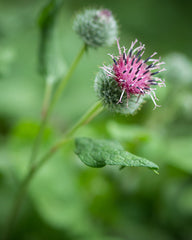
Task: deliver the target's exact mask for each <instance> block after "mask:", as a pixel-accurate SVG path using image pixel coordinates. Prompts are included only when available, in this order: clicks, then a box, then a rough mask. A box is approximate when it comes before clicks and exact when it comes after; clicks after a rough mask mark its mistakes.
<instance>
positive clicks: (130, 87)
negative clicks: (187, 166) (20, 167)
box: [5, 0, 164, 239]
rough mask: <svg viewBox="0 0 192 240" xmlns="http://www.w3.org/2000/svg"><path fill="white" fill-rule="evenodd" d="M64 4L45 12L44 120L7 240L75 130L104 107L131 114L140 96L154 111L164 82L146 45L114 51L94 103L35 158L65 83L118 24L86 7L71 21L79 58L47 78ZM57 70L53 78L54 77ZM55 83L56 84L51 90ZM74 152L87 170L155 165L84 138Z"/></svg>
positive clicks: (112, 36)
mask: <svg viewBox="0 0 192 240" xmlns="http://www.w3.org/2000/svg"><path fill="white" fill-rule="evenodd" d="M62 3H63V1H62V0H51V1H50V2H49V3H48V5H46V6H45V8H44V9H43V11H42V13H41V16H40V21H39V26H40V31H41V44H40V46H41V47H40V56H41V57H40V59H41V61H42V63H43V69H42V73H43V75H42V76H43V77H44V78H45V79H46V87H45V96H44V102H43V107H42V118H41V123H40V128H39V132H38V134H37V137H36V140H35V142H34V146H33V148H32V153H31V160H30V164H29V169H28V172H27V175H26V176H25V178H24V179H23V180H22V182H21V184H20V186H19V189H18V193H17V195H16V197H15V200H14V203H13V208H12V209H11V213H10V217H9V220H8V223H7V226H6V228H5V231H6V233H5V239H8V236H9V234H10V233H11V232H12V228H13V226H14V224H15V220H16V218H17V215H18V212H19V210H20V208H21V206H22V202H23V199H24V196H25V193H26V190H27V189H28V186H29V183H30V182H31V180H32V179H33V178H34V177H35V174H36V173H37V172H38V170H39V169H40V168H41V167H43V166H44V165H45V164H46V162H47V161H48V160H49V159H50V158H51V156H52V155H53V154H55V152H56V151H58V150H59V149H61V148H62V147H63V146H64V145H65V144H67V142H68V141H69V140H73V139H74V135H75V133H76V131H77V130H78V129H79V128H81V127H82V126H83V125H85V124H88V123H89V122H90V121H91V120H92V119H93V118H94V117H95V116H97V115H98V114H99V113H100V112H101V111H102V110H103V109H105V107H106V108H108V109H109V110H111V111H112V112H116V113H122V114H126V115H129V114H133V113H135V112H136V111H137V110H138V109H140V108H141V105H142V104H143V101H144V97H145V96H146V95H149V96H150V97H151V98H152V100H153V102H154V104H155V107H157V106H158V105H157V104H156V101H155V100H157V98H156V96H155V90H156V89H155V88H154V87H157V86H164V81H163V80H161V79H160V78H157V77H156V76H155V75H156V74H158V73H159V72H161V71H164V69H160V65H161V64H163V62H160V61H159V60H158V59H154V58H153V57H154V55H155V54H156V53H154V54H152V55H151V56H149V57H147V58H146V59H142V55H143V53H144V45H142V44H140V45H139V46H138V47H137V48H135V49H134V45H135V44H136V42H137V40H136V41H135V42H132V44H131V47H130V49H129V50H128V51H127V50H126V48H125V47H123V48H120V46H119V42H118V41H117V44H118V49H119V55H118V56H117V57H114V56H113V55H111V57H112V60H113V65H108V66H103V67H101V70H100V71H99V73H98V74H97V76H96V78H95V83H93V84H94V85H95V91H96V94H97V96H98V100H99V101H98V102H96V103H95V104H94V106H92V107H91V108H90V110H88V111H87V112H86V113H85V114H84V115H83V116H82V118H80V119H79V120H78V121H77V123H76V124H75V125H74V126H73V127H71V128H70V129H69V130H68V131H67V132H66V133H65V134H64V136H63V137H62V138H61V139H60V140H58V141H57V142H56V143H55V144H54V145H53V146H52V147H51V148H50V149H48V150H47V153H46V154H45V155H44V156H43V157H42V158H39V159H38V156H39V149H40V143H41V141H42V134H43V132H44V129H45V126H46V124H47V122H48V120H49V117H50V115H51V113H52V110H53V109H54V107H55V105H56V103H57V101H58V99H59V97H60V95H61V94H62V92H63V90H64V88H65V86H66V84H67V82H68V80H69V79H70V77H71V75H72V73H73V72H74V70H75V68H76V66H77V64H78V63H79V61H80V59H81V57H82V55H83V53H84V52H85V50H86V49H87V48H89V47H93V48H98V47H101V46H107V45H111V44H113V43H114V42H115V40H116V39H117V37H118V36H117V32H118V26H117V23H116V20H115V18H114V17H113V15H112V12H111V11H110V10H108V9H88V10H84V11H83V12H80V13H78V14H77V16H76V17H75V20H74V26H73V28H74V30H75V32H76V33H77V34H78V35H79V36H80V37H81V38H82V40H83V42H84V44H83V47H82V49H81V50H80V52H79V54H78V55H77V57H76V58H75V60H74V62H73V63H72V65H71V67H70V68H69V70H68V72H67V73H66V75H65V76H64V78H62V77H61V73H62V71H59V70H58V71H59V73H58V72H57V71H51V77H52V78H51V79H52V81H50V76H49V72H50V71H49V69H48V68H49V67H50V66H51V64H50V63H49V64H47V61H45V60H46V59H47V56H50V55H49V54H48V53H49V51H50V48H51V41H52V38H53V35H52V30H53V29H54V25H55V22H56V20H55V18H56V14H57V12H58V10H59V9H60V8H61V6H62ZM54 72H55V76H53V74H54ZM55 80H57V81H58V82H59V83H58V84H57V87H56V88H53V85H54V84H55V82H56V81H55ZM74 151H75V153H76V154H77V155H78V156H79V158H80V159H81V161H82V162H83V163H84V164H86V165H88V166H90V167H104V166H105V165H117V166H119V167H120V168H122V167H126V166H131V167H141V166H142V167H147V168H150V169H152V170H154V171H156V172H157V170H158V166H157V165H156V164H155V163H153V162H151V161H149V160H147V159H145V158H142V157H139V156H136V155H134V154H132V153H129V152H127V151H126V150H124V148H123V147H122V146H121V144H120V143H118V142H117V141H115V140H105V139H102V140H99V139H90V138H86V137H82V138H76V139H75V150H74Z"/></svg>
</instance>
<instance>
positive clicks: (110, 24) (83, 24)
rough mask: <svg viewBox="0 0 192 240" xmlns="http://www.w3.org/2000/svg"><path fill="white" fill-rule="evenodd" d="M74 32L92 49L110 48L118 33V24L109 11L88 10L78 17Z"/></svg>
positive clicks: (75, 21)
mask: <svg viewBox="0 0 192 240" xmlns="http://www.w3.org/2000/svg"><path fill="white" fill-rule="evenodd" d="M73 28H74V31H75V32H76V33H77V34H78V35H79V36H80V37H81V38H82V39H83V41H84V42H85V44H86V45H87V46H90V47H95V48H96V47H100V46H107V45H108V46H110V45H112V44H113V43H114V42H115V40H116V38H117V32H118V26H117V22H116V20H115V19H114V17H113V15H112V12H111V11H109V10H108V9H86V10H84V11H83V12H81V13H79V14H77V15H76V17H75V20H74V25H73Z"/></svg>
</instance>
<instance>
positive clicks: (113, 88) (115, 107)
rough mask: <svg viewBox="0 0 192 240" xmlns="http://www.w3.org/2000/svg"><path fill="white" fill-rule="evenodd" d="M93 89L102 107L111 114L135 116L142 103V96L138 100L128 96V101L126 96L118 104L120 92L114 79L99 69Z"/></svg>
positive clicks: (135, 97) (110, 67)
mask: <svg viewBox="0 0 192 240" xmlns="http://www.w3.org/2000/svg"><path fill="white" fill-rule="evenodd" d="M108 68H109V69H111V71H112V66H108ZM94 88H95V91H96V94H97V97H98V98H99V100H100V101H102V103H103V105H104V107H106V108H107V109H108V110H110V111H112V112H116V113H121V114H125V115H128V114H135V113H136V112H137V110H139V109H140V108H141V105H142V104H143V103H144V96H140V97H139V98H138V97H137V96H135V95H133V94H131V95H130V97H129V99H128V101H127V97H126V95H123V96H122V101H121V103H120V102H119V98H120V96H121V94H122V90H121V88H120V87H119V84H118V83H117V82H116V81H115V80H114V78H113V77H111V76H109V74H107V73H106V71H105V70H104V69H100V71H99V72H98V73H97V75H96V78H95V85H94Z"/></svg>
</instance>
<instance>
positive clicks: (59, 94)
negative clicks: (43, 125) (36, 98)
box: [47, 45, 87, 116]
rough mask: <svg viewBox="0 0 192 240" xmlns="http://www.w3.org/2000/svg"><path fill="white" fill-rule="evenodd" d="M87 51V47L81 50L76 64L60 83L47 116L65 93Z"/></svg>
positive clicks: (84, 46)
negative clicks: (64, 90)
mask: <svg viewBox="0 0 192 240" xmlns="http://www.w3.org/2000/svg"><path fill="white" fill-rule="evenodd" d="M86 49H87V45H83V47H82V48H81V49H80V51H79V53H78V55H77V57H76V58H75V60H74V62H73V63H72V65H71V67H70V69H69V71H68V73H67V75H66V76H65V77H64V78H63V80H62V81H61V82H60V84H59V86H58V87H57V89H56V91H55V94H54V96H53V99H52V101H51V104H50V107H49V109H48V112H47V115H48V116H49V115H50V113H51V112H52V110H53V108H54V106H55V104H56V102H57V100H58V98H59V97H60V96H61V93H62V92H63V89H64V88H65V86H66V84H67V82H68V80H69V78H70V77H71V75H72V73H73V71H74V70H75V68H76V66H77V64H78V63H79V61H80V59H81V58H82V56H83V54H84V52H85V51H86Z"/></svg>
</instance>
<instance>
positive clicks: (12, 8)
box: [0, 0, 192, 240]
mask: <svg viewBox="0 0 192 240" xmlns="http://www.w3.org/2000/svg"><path fill="white" fill-rule="evenodd" d="M45 2H46V1H44V0H43V1H37V0H36V1H21V0H20V1H7V0H6V1H1V3H0V13H1V14H0V213H1V214H0V228H1V230H0V232H2V229H3V226H4V224H5V219H6V217H7V215H8V212H9V209H10V206H11V203H12V200H13V197H14V195H15V192H16V190H17V187H18V183H19V181H20V180H21V178H22V177H23V176H24V173H25V172H26V167H27V166H28V159H29V156H30V151H31V145H32V143H33V141H34V138H35V135H36V133H37V127H38V123H39V115H40V111H41V103H42V98H43V93H44V86H45V79H43V78H42V77H41V76H40V75H39V73H38V61H37V56H38V44H39V31H38V27H37V16H38V15H39V11H40V9H41V8H42V7H43V6H44V4H45ZM64 2H65V3H64V6H63V8H62V9H61V11H60V13H59V15H58V18H57V24H56V33H57V36H58V38H59V46H60V47H59V52H60V54H61V56H62V59H63V62H64V63H65V65H66V68H67V67H68V66H69V65H70V64H71V62H72V61H73V59H74V57H75V55H76V54H77V52H78V50H79V48H80V47H81V44H82V43H81V40H79V39H78V37H77V36H76V35H75V33H74V32H73V31H72V22H73V16H74V12H75V11H76V10H79V9H80V8H81V7H86V6H87V5H88V3H91V4H93V2H92V1H88V0H86V1H85V0H84V1H81V0H80V1H64ZM94 3H95V4H96V5H99V4H102V6H103V7H107V8H110V9H111V10H112V11H113V13H114V15H116V17H117V18H118V19H119V23H120V25H121V41H122V42H123V44H124V45H126V46H129V45H130V42H131V40H133V39H135V37H137V38H138V39H139V40H141V41H142V42H144V43H146V45H149V47H147V49H148V48H149V49H150V52H153V51H154V50H156V49H157V51H158V52H159V54H160V55H162V53H163V54H164V56H162V59H163V60H165V61H166V62H167V64H166V68H167V72H166V73H165V74H164V76H163V77H164V78H165V79H166V84H167V87H166V88H162V89H158V91H157V96H158V98H159V104H160V105H162V107H161V108H158V109H156V110H155V111H153V110H152V109H153V103H151V101H148V102H147V103H146V104H145V105H144V106H143V107H142V109H141V111H139V112H138V114H136V115H135V116H130V117H123V116H119V115H116V114H111V113H109V112H104V113H102V114H101V115H100V116H98V117H97V118H96V119H95V120H94V121H93V122H92V123H90V124H89V125H87V126H85V127H84V128H82V129H81V130H79V132H78V134H77V137H90V138H93V139H105V138H107V139H113V140H117V141H119V142H120V143H121V144H122V146H123V147H124V149H125V150H127V151H129V152H131V153H133V154H135V155H138V156H142V157H144V158H147V159H149V160H151V161H152V162H155V163H156V164H158V165H159V166H160V170H159V173H160V174H159V175H156V174H154V173H153V172H152V171H149V170H148V169H145V168H135V169H133V168H125V169H123V170H121V171H119V169H118V168H116V167H109V166H107V167H105V168H102V169H92V168H89V167H86V166H84V165H83V164H82V163H81V162H80V160H79V159H78V157H77V156H76V155H75V154H74V153H73V149H74V143H72V142H71V143H70V144H68V145H67V146H66V147H65V148H64V149H63V150H62V151H60V152H58V153H57V154H56V155H55V156H54V157H53V158H52V159H51V160H50V162H48V164H47V165H46V166H45V167H44V168H42V169H41V171H39V173H38V174H37V175H36V177H35V178H34V180H33V181H32V183H31V185H30V188H29V191H28V196H27V199H26V201H25V204H24V207H23V209H22V212H21V214H20V216H19V219H18V223H17V225H16V227H15V232H14V235H13V239H20V240H23V239H26V240H28V239H47V240H49V239H67V240H68V239H70V240H76V239H78V240H79V239H82V240H84V239H85V240H86V239H87V240H98V239H102V240H120V239H121V240H125V239H130V240H141V239H142V240H152V239H156V240H175V239H176V240H177V239H178V240H190V239H191V236H192V229H191V226H192V157H191V156H192V124H191V123H192V104H191V103H192V97H191V96H192V75H191V71H192V70H191V66H192V60H191V57H192V45H191V39H192V32H191V21H190V19H191V12H190V11H191V3H190V2H189V1H182V3H181V2H180V1H171V0H168V1H167V0H162V1H158V2H156V1H152V0H144V1H143V0H142V1H141V0H140V1H123V0H119V1H118V2H117V1H107V0H106V1H100V0H97V1H96V0H95V1H94ZM61 43H62V44H61ZM111 51H112V52H115V51H116V47H114V49H112V48H103V49H99V50H97V51H96V50H90V51H88V52H87V54H86V55H85V56H84V58H83V60H82V61H81V62H80V64H79V66H78V67H77V69H76V71H75V72H74V74H73V76H72V78H71V80H70V82H69V84H68V86H67V88H66V90H65V92H64V94H63V97H62V98H61V99H60V101H59V103H58V106H57V108H56V109H55V111H54V114H53V117H52V119H51V122H50V124H49V126H48V127H47V129H46V131H45V134H44V137H43V144H42V148H41V154H43V153H44V152H45V151H46V149H47V148H48V147H49V146H50V145H51V144H52V143H53V142H55V139H57V138H59V137H60V136H61V134H62V132H64V131H65V130H66V129H67V128H68V127H69V126H71V125H72V124H73V123H74V122H75V121H76V120H77V119H79V117H80V116H81V115H82V114H83V113H84V111H85V110H87V108H88V107H89V106H91V104H92V103H94V102H95V100H96V96H95V93H94V87H93V81H94V78H95V74H96V72H97V71H98V66H101V65H102V63H104V62H105V63H107V64H108V63H109V61H110V60H109V59H108V56H107V53H109V52H111Z"/></svg>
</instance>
